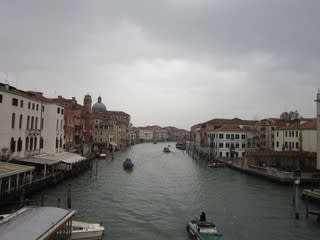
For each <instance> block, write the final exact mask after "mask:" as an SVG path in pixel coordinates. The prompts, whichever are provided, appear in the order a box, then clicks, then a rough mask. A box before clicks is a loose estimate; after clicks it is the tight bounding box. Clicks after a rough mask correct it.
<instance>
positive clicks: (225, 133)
mask: <svg viewBox="0 0 320 240" xmlns="http://www.w3.org/2000/svg"><path fill="white" fill-rule="evenodd" d="M208 142H209V146H210V147H209V148H210V151H211V152H212V153H213V155H214V156H215V157H226V158H238V157H244V156H245V152H247V151H254V150H256V149H257V148H258V132H257V131H254V130H252V129H249V128H243V127H240V126H231V125H228V126H222V127H220V128H217V129H214V130H212V131H210V132H208Z"/></svg>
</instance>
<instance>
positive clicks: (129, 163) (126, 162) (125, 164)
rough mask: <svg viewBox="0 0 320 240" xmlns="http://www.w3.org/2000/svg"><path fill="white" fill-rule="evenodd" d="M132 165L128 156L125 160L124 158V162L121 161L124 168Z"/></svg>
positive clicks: (130, 167)
mask: <svg viewBox="0 0 320 240" xmlns="http://www.w3.org/2000/svg"><path fill="white" fill-rule="evenodd" d="M133 166H134V164H133V163H132V161H131V159H130V158H127V159H126V160H124V162H123V168H124V169H132V168H133Z"/></svg>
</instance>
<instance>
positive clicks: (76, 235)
mask: <svg viewBox="0 0 320 240" xmlns="http://www.w3.org/2000/svg"><path fill="white" fill-rule="evenodd" d="M103 233H104V227H103V226H102V225H101V224H97V223H86V222H80V221H74V220H72V239H73V240H85V239H87V240H89V239H90V240H100V239H102V236H103Z"/></svg>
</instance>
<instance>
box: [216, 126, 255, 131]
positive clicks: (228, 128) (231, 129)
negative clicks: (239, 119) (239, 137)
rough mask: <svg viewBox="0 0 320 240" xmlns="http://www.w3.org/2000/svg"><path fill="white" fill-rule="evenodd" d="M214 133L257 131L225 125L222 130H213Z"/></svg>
mask: <svg viewBox="0 0 320 240" xmlns="http://www.w3.org/2000/svg"><path fill="white" fill-rule="evenodd" d="M212 132H255V131H254V130H252V129H249V128H241V127H240V126H235V125H225V126H222V127H220V128H217V129H214V130H212Z"/></svg>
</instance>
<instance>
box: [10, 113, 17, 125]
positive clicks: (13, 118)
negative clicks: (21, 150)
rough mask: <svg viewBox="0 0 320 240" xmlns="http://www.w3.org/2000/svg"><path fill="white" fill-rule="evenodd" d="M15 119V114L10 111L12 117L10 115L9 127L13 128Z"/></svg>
mask: <svg viewBox="0 0 320 240" xmlns="http://www.w3.org/2000/svg"><path fill="white" fill-rule="evenodd" d="M15 121H16V114H15V113H12V117H11V128H14V124H15Z"/></svg>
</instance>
